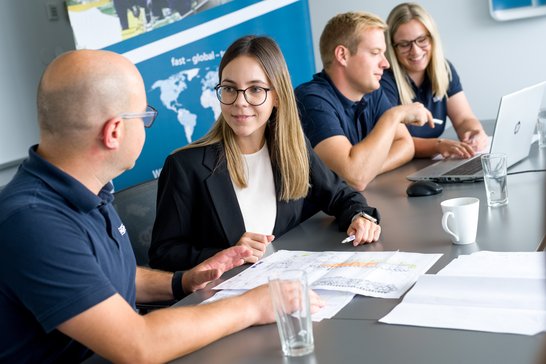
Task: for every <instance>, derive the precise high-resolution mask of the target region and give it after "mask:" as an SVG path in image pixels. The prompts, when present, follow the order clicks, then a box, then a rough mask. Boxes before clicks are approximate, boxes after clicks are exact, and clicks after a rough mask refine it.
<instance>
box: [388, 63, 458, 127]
mask: <svg viewBox="0 0 546 364" xmlns="http://www.w3.org/2000/svg"><path fill="white" fill-rule="evenodd" d="M448 64H449V67H450V68H451V81H450V82H449V86H448V89H447V97H446V96H444V98H443V99H437V98H436V97H434V95H433V93H432V84H431V82H430V79H429V77H428V74H425V80H424V81H423V83H422V84H421V86H420V87H417V85H415V83H414V82H413V81H412V80H411V79H410V80H409V81H410V84H411V88H412V89H413V92H414V93H415V98H414V99H413V101H414V102H420V103H422V104H423V105H425V107H426V108H427V109H428V110H429V111H430V112H431V113H432V117H433V118H435V119H439V120H443V123H442V124H440V125H438V124H436V125H435V127H434V128H431V127H430V126H429V125H428V124H425V125H423V126H415V125H408V130H409V132H410V134H411V135H412V136H414V137H419V138H437V137H439V136H440V135H442V133H443V132H444V129H445V127H446V123H445V121H446V118H447V98H448V97H451V96H453V95H455V94H456V93H458V92H461V91H462V90H463V87H462V85H461V81H460V80H459V75H458V74H457V71H455V67H453V65H452V64H451V63H449V62H448ZM381 88H382V89H383V90H384V91H385V94H386V95H387V97H388V98H389V100H390V101H391V103H392V104H393V105H400V95H399V94H398V87H397V86H396V81H395V80H394V74H393V73H392V71H391V70H390V69H389V70H386V72H385V73H384V74H383V77H382V78H381Z"/></svg>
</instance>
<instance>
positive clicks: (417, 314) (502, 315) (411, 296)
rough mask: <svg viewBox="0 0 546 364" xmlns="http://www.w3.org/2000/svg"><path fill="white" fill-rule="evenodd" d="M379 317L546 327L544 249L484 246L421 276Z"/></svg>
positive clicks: (515, 329) (509, 328)
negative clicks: (516, 250)
mask: <svg viewBox="0 0 546 364" xmlns="http://www.w3.org/2000/svg"><path fill="white" fill-rule="evenodd" d="M379 321H380V322H384V323H390V324H401V325H415V326H429V327H443V328H453V329H464V330H479V331H489V332H502V333H513V334H523V335H534V334H537V333H539V332H541V331H546V253H544V252H532V253H531V252H524V253H513V252H509V253H506V252H489V251H480V252H476V253H473V254H471V255H461V256H459V257H458V258H457V259H454V260H453V261H452V262H451V263H449V264H448V265H447V266H446V267H445V268H444V269H442V270H441V271H440V272H439V273H438V274H437V275H435V276H432V275H423V276H421V277H420V278H419V280H418V281H417V283H416V284H415V286H414V287H413V288H412V290H411V291H410V292H408V294H406V296H405V297H404V300H403V301H402V303H400V304H399V305H398V306H396V307H395V308H394V309H393V310H392V311H391V312H390V313H389V314H388V315H387V316H385V317H383V318H382V319H381V320H379Z"/></svg>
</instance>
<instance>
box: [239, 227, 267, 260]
mask: <svg viewBox="0 0 546 364" xmlns="http://www.w3.org/2000/svg"><path fill="white" fill-rule="evenodd" d="M273 239H275V236H274V235H264V234H258V233H251V232H248V231H247V232H246V233H244V234H243V236H241V238H240V239H239V241H238V242H237V244H235V245H236V246H246V247H248V248H250V250H251V251H252V254H251V256H249V257H246V258H245V262H246V263H256V262H257V261H258V260H260V258H261V257H262V256H263V255H264V253H265V248H266V247H267V245H269V244H270V243H271V242H272V241H273Z"/></svg>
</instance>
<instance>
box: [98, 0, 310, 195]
mask: <svg viewBox="0 0 546 364" xmlns="http://www.w3.org/2000/svg"><path fill="white" fill-rule="evenodd" d="M248 34H256V35H267V36H270V37H272V38H273V39H275V41H277V42H278V44H279V46H280V47H281V49H282V51H283V53H284V56H285V58H286V61H287V63H288V68H289V70H290V73H291V75H292V82H293V84H294V87H295V86H297V85H299V84H300V83H302V82H305V81H308V80H309V79H310V78H311V76H312V74H313V73H314V72H315V64H314V58H313V45H312V36H311V26H310V19H309V9H308V3H307V0H266V1H259V0H235V1H232V2H229V3H227V4H224V5H219V6H216V7H214V8H211V9H209V10H206V11H202V12H200V13H197V14H195V15H192V16H189V17H185V18H183V19H181V20H178V21H176V22H174V23H171V24H168V25H165V26H162V27H160V28H157V29H154V30H152V31H148V32H143V33H142V34H139V35H137V36H133V37H131V38H128V39H126V40H125V41H122V42H118V43H116V44H113V45H111V46H108V47H105V48H104V49H108V50H112V51H115V52H117V53H121V54H123V55H125V56H126V57H128V58H129V59H130V60H132V61H133V62H134V63H135V64H136V66H137V67H138V69H139V70H140V72H141V74H142V76H143V78H144V82H145V85H146V91H147V97H148V103H149V104H150V105H152V106H154V107H155V108H156V109H157V110H158V111H159V114H158V117H157V120H156V121H155V123H154V125H153V127H152V128H150V129H146V133H147V135H146V143H145V145H144V148H143V150H142V154H141V155H140V157H139V159H138V160H137V162H136V165H135V167H134V168H133V169H131V170H129V171H126V172H125V173H123V174H122V175H121V176H119V177H118V178H116V179H115V180H114V185H115V187H116V190H120V189H124V188H126V187H129V186H132V185H135V184H138V183H140V182H144V181H147V180H150V179H153V178H157V177H158V176H159V173H160V171H161V167H162V166H163V162H164V160H165V158H166V157H167V155H169V154H170V153H171V152H172V151H174V150H176V149H178V148H180V147H182V146H184V145H186V144H188V143H190V142H192V141H195V140H197V139H198V138H200V137H201V136H203V135H204V134H205V133H206V132H207V131H208V130H209V128H210V127H211V125H212V123H213V122H214V121H215V120H216V118H217V117H218V116H219V114H220V104H219V102H218V100H217V98H216V95H215V93H214V86H216V84H218V66H219V63H220V59H221V57H222V55H223V53H224V51H225V49H226V48H227V47H228V46H229V45H230V44H231V43H232V42H233V41H235V40H236V39H237V38H239V37H241V36H244V35H248Z"/></svg>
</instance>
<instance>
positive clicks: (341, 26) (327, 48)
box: [319, 12, 387, 69]
mask: <svg viewBox="0 0 546 364" xmlns="http://www.w3.org/2000/svg"><path fill="white" fill-rule="evenodd" d="M367 29H380V30H382V31H386V30H387V24H385V22H384V21H383V20H381V18H380V17H378V16H377V15H375V14H372V13H367V12H348V13H343V14H338V15H336V16H334V17H333V18H332V19H330V20H329V21H328V23H327V24H326V26H325V27H324V30H323V31H322V34H321V36H320V42H319V46H320V57H321V59H322V65H323V67H324V68H325V69H327V68H328V67H330V65H331V64H332V62H333V61H334V51H335V49H336V47H337V46H339V45H343V46H345V47H347V49H349V52H351V54H355V53H356V51H357V49H358V45H359V44H360V41H361V40H362V39H361V36H360V35H361V32H362V31H363V30H367Z"/></svg>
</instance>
